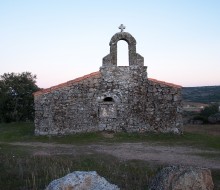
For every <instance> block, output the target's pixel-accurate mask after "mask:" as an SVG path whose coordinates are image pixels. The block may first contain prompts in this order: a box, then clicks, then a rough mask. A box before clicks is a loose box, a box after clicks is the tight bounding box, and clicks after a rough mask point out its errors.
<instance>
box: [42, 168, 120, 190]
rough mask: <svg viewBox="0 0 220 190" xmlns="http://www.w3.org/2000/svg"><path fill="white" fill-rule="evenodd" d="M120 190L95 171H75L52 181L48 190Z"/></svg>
mask: <svg viewBox="0 0 220 190" xmlns="http://www.w3.org/2000/svg"><path fill="white" fill-rule="evenodd" d="M103 189H105V190H119V188H118V187H117V186H116V185H113V184H110V183H109V182H108V181H106V179H105V178H104V177H101V176H99V175H98V174H97V173H96V172H95V171H90V172H84V171H75V172H73V173H70V174H68V175H66V176H64V177H62V178H59V179H56V180H54V181H52V182H51V183H50V184H49V185H48V187H47V188H46V190H103Z"/></svg>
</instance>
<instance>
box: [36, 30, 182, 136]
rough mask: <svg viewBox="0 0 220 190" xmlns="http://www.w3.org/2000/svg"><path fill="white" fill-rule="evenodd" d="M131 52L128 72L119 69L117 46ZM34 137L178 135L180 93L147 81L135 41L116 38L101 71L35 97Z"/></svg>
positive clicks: (177, 88)
mask: <svg viewBox="0 0 220 190" xmlns="http://www.w3.org/2000/svg"><path fill="white" fill-rule="evenodd" d="M119 40H125V41H126V42H127V43H128V48H129V66H117V42H118V41H119ZM34 100H35V134H36V135H64V134H71V133H80V132H92V131H114V132H120V131H126V132H141V133H142V132H148V131H152V132H163V133H175V134H180V133H181V132H182V124H183V122H182V115H181V112H182V104H181V87H180V86H177V85H173V84H170V83H165V82H162V81H157V80H155V79H149V78H148V77H147V67H146V66H144V58H143V57H142V56H141V55H139V54H137V53H136V40H135V39H134V37H133V36H131V34H129V33H127V32H119V33H116V34H115V35H114V36H113V37H112V39H111V41H110V54H108V55H107V56H106V57H104V58H103V64H102V66H101V67H100V71H99V72H96V73H92V74H90V75H86V76H84V77H81V78H77V79H75V80H72V81H69V82H67V83H64V84H60V85H57V86H55V87H51V88H49V89H44V90H42V91H39V92H36V93H35V96H34Z"/></svg>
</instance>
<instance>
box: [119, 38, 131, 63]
mask: <svg viewBox="0 0 220 190" xmlns="http://www.w3.org/2000/svg"><path fill="white" fill-rule="evenodd" d="M117 51H118V52H117V66H129V46H128V42H126V41H125V40H119V41H118V43H117Z"/></svg>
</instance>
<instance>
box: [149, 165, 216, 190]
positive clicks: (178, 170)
mask: <svg viewBox="0 0 220 190" xmlns="http://www.w3.org/2000/svg"><path fill="white" fill-rule="evenodd" d="M213 188H214V184H213V181H212V176H211V171H210V170H209V169H206V168H196V167H189V166H188V167H187V166H170V167H166V168H164V169H162V170H161V171H160V172H159V173H158V174H157V175H156V176H155V178H154V179H153V180H152V182H151V184H150V186H149V190H189V189H192V190H212V189H213Z"/></svg>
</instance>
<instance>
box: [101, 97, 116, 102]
mask: <svg viewBox="0 0 220 190" xmlns="http://www.w3.org/2000/svg"><path fill="white" fill-rule="evenodd" d="M103 101H104V102H114V100H113V98H111V97H106V98H104V100H103Z"/></svg>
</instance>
